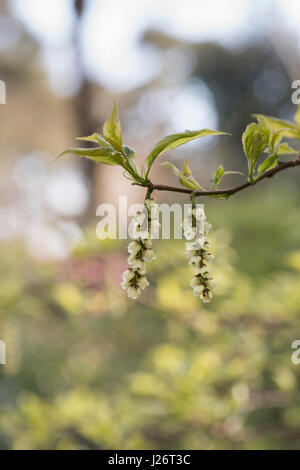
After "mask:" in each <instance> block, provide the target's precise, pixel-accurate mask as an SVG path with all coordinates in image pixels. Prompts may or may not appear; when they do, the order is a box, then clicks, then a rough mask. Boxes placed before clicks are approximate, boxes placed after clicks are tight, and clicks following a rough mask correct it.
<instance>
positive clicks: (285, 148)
mask: <svg viewBox="0 0 300 470" xmlns="http://www.w3.org/2000/svg"><path fill="white" fill-rule="evenodd" d="M276 153H277V154H278V155H288V154H290V155H292V154H296V153H299V152H297V150H295V149H293V148H292V147H290V146H289V145H288V144H287V143H286V142H283V143H282V144H280V145H278V147H277V149H276Z"/></svg>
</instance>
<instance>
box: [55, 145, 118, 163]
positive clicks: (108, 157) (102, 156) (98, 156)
mask: <svg viewBox="0 0 300 470" xmlns="http://www.w3.org/2000/svg"><path fill="white" fill-rule="evenodd" d="M67 153H72V154H75V155H78V156H79V157H86V158H88V159H90V160H93V161H95V162H97V163H104V164H106V165H121V166H123V167H124V157H122V155H120V154H119V153H117V152H116V151H115V150H113V149H112V148H108V147H106V146H103V147H97V148H92V149H91V148H69V149H67V150H65V151H64V152H62V153H61V154H59V155H58V157H57V158H60V157H62V156H63V155H66V154H67Z"/></svg>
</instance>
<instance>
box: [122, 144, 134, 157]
mask: <svg viewBox="0 0 300 470" xmlns="http://www.w3.org/2000/svg"><path fill="white" fill-rule="evenodd" d="M123 151H124V153H125V155H126V157H127V158H129V159H130V158H134V157H135V151H134V150H133V149H132V148H130V147H128V146H126V145H124V146H123Z"/></svg>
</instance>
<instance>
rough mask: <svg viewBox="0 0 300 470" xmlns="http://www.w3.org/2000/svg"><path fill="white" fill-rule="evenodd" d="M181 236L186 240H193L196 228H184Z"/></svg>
mask: <svg viewBox="0 0 300 470" xmlns="http://www.w3.org/2000/svg"><path fill="white" fill-rule="evenodd" d="M183 235H184V238H185V239H186V240H188V241H190V240H193V239H194V238H195V235H196V227H186V228H185V229H184V232H183Z"/></svg>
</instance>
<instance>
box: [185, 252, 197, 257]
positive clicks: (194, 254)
mask: <svg viewBox="0 0 300 470" xmlns="http://www.w3.org/2000/svg"><path fill="white" fill-rule="evenodd" d="M184 254H185V256H187V258H192V257H193V256H196V255H197V251H196V250H186V251H185V252H184Z"/></svg>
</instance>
